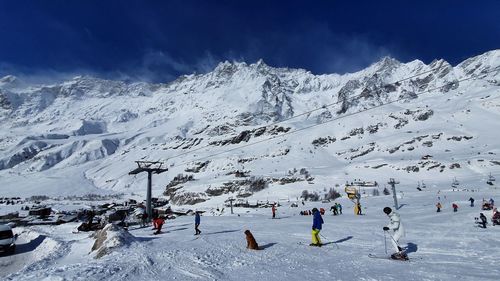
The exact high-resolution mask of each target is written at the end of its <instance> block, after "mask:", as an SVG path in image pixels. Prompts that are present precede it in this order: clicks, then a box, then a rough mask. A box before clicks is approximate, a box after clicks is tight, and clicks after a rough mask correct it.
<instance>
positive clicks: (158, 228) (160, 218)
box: [154, 216, 165, 234]
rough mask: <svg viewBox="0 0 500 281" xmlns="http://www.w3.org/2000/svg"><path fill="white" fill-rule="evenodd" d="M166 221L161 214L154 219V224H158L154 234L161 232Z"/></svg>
mask: <svg viewBox="0 0 500 281" xmlns="http://www.w3.org/2000/svg"><path fill="white" fill-rule="evenodd" d="M164 223H165V219H163V217H161V216H160V217H158V218H156V219H155V220H154V224H155V225H156V232H155V233H154V234H160V233H161V228H162V226H163V224H164Z"/></svg>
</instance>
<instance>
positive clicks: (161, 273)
mask: <svg viewBox="0 0 500 281" xmlns="http://www.w3.org/2000/svg"><path fill="white" fill-rule="evenodd" d="M473 184H475V186H476V187H475V189H479V190H475V191H474V192H472V191H465V189H466V187H465V186H462V187H461V188H463V189H464V191H452V190H451V189H447V188H446V187H445V188H443V189H441V190H440V191H439V194H438V189H437V188H435V187H434V188H433V187H427V188H426V189H425V190H424V191H421V192H419V191H416V190H415V189H414V187H408V186H406V187H405V186H401V187H400V188H399V190H400V191H402V192H399V193H398V194H399V195H398V197H399V202H400V204H401V206H402V207H401V208H400V210H399V211H398V212H399V213H400V215H401V219H402V223H403V224H404V226H405V229H406V237H405V238H403V239H402V240H401V241H400V242H401V245H403V246H404V247H405V248H407V251H408V254H409V257H410V261H409V262H404V261H392V260H384V259H373V258H369V257H368V254H370V253H375V254H384V235H383V231H382V227H383V226H385V225H386V224H387V223H388V221H389V220H388V218H387V216H386V215H385V214H384V213H383V212H382V208H383V207H385V206H392V204H393V201H392V196H375V197H371V196H370V197H365V198H363V199H362V201H361V203H362V205H363V212H364V213H365V215H362V216H355V215H354V213H353V209H352V203H351V202H350V201H349V200H347V199H345V198H341V199H338V200H337V202H339V203H341V204H342V205H343V207H344V211H343V213H344V214H343V215H339V216H333V215H331V213H330V212H327V214H325V215H324V216H323V219H324V221H325V223H324V225H323V230H322V231H321V234H322V236H323V237H322V239H323V243H328V242H334V243H330V244H328V245H325V246H323V247H321V248H317V247H310V246H308V244H309V243H310V239H311V237H310V232H311V225H312V216H300V215H298V213H299V211H300V210H304V209H312V208H313V207H316V208H319V207H324V208H325V209H327V210H329V208H330V206H331V204H330V203H329V204H322V203H313V202H305V206H303V205H302V204H300V203H299V207H298V208H291V207H290V203H288V202H285V203H283V206H281V207H279V208H278V219H271V210H270V208H267V209H243V208H235V209H234V210H235V214H234V215H231V214H229V210H227V208H226V210H225V212H223V214H222V215H221V216H212V215H210V213H211V212H210V211H211V209H205V210H206V211H207V212H205V214H204V215H203V216H202V220H201V226H200V229H201V231H202V234H201V235H200V236H194V235H193V233H194V217H193V216H183V217H178V218H177V219H175V220H168V221H167V222H166V224H165V225H164V228H163V230H164V233H162V234H160V235H152V233H153V230H151V228H149V227H148V228H137V227H131V229H130V233H131V234H132V235H133V237H132V238H128V240H127V241H125V243H122V244H118V246H117V247H116V248H114V249H113V250H112V251H111V253H110V254H108V255H106V256H104V257H102V258H100V259H94V258H93V257H94V255H95V253H90V249H91V247H92V244H93V241H94V239H92V238H89V234H88V233H77V234H73V233H71V232H72V230H73V229H74V228H75V227H76V226H77V224H66V225H62V226H50V227H35V228H31V229H29V230H27V229H23V228H17V229H16V232H20V233H21V236H20V238H21V237H23V236H26V235H27V234H26V233H25V232H26V231H27V232H28V233H31V234H29V235H28V236H26V237H27V238H26V240H30V239H31V241H30V242H26V243H27V244H28V245H29V244H35V245H36V243H38V244H39V245H38V246H37V247H35V248H34V249H33V250H32V251H31V252H29V253H20V254H16V255H14V256H11V257H0V264H2V269H3V270H2V273H0V274H1V278H2V279H3V280H313V279H314V280H401V279H404V280H457V279H459V280H475V281H478V280H498V276H500V268H499V267H498V263H499V262H500V257H499V255H498V253H500V244H499V243H498V235H499V233H500V226H495V227H492V226H491V224H490V225H488V228H486V229H481V228H478V227H476V226H475V225H474V217H477V216H479V212H481V211H480V207H479V206H478V205H480V203H481V200H482V199H483V198H485V199H489V198H490V197H493V198H495V199H496V198H498V197H499V195H500V192H499V190H495V189H491V188H488V187H486V186H484V185H482V186H480V185H479V183H469V184H468V186H472V185H473ZM414 190H415V191H414ZM438 196H439V197H440V199H441V203H442V204H443V211H442V212H441V213H436V212H435V207H434V205H435V203H437V200H438V199H437V198H438ZM471 196H472V197H474V198H475V199H476V207H469V206H468V205H469V202H468V201H467V200H468V199H469V197H471ZM452 202H456V203H457V204H458V205H459V211H458V212H457V213H453V212H452V209H451V204H452ZM484 213H485V215H486V216H487V217H488V218H490V217H491V211H484ZM246 229H249V230H251V231H252V233H253V235H254V236H255V238H256V240H257V242H258V243H259V245H260V246H261V247H262V248H263V249H262V250H260V251H252V250H247V249H245V246H246V241H245V235H244V234H243V231H245V230H246ZM34 233H39V235H42V236H47V238H46V239H45V240H46V241H43V243H41V244H40V243H39V242H36V241H35V240H36V238H34V237H37V236H36V235H34ZM49 237H50V241H49ZM388 239H389V238H388ZM49 242H50V243H49ZM49 246H50V247H49ZM387 246H388V247H389V248H388V249H389V253H390V251H391V249H390V241H387ZM22 247H24V246H22V245H21V248H22Z"/></svg>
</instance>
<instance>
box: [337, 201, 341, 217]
mask: <svg viewBox="0 0 500 281" xmlns="http://www.w3.org/2000/svg"><path fill="white" fill-rule="evenodd" d="M337 210H338V211H339V214H341V215H342V205H340V203H337Z"/></svg>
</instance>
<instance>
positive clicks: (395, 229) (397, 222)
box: [383, 207, 408, 260]
mask: <svg viewBox="0 0 500 281" xmlns="http://www.w3.org/2000/svg"><path fill="white" fill-rule="evenodd" d="M383 211H384V213H385V214H386V215H387V216H388V217H389V219H390V223H389V224H388V225H387V226H384V227H383V229H384V231H389V230H391V231H392V235H391V234H390V233H389V236H391V238H392V239H391V242H392V245H393V246H394V249H395V250H396V252H395V253H394V254H392V255H391V258H392V259H396V260H407V259H408V256H407V255H406V253H405V252H404V251H403V248H401V247H400V246H399V244H398V241H399V238H401V237H404V235H405V231H404V228H403V224H402V223H401V218H400V216H399V214H398V213H396V212H393V211H392V209H391V208H389V207H385V208H384V210H383Z"/></svg>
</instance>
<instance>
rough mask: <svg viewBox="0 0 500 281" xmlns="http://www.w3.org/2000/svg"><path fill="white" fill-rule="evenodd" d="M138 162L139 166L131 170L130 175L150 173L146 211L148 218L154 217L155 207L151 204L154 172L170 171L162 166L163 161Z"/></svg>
mask: <svg viewBox="0 0 500 281" xmlns="http://www.w3.org/2000/svg"><path fill="white" fill-rule="evenodd" d="M135 163H137V168H135V169H134V170H132V171H130V172H129V173H128V174H129V175H137V174H139V173H142V172H147V173H148V187H147V193H146V212H147V213H148V218H149V219H151V218H152V217H153V208H152V206H151V187H152V184H153V183H152V181H153V174H161V173H163V172H166V171H168V169H167V168H162V165H163V162H151V161H135Z"/></svg>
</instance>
